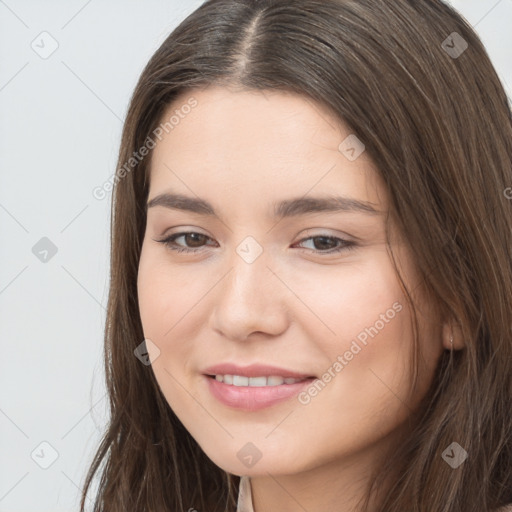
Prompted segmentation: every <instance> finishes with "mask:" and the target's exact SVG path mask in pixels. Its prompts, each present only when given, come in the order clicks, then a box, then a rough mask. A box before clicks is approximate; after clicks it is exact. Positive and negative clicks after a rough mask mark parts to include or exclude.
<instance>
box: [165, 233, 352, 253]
mask: <svg viewBox="0 0 512 512" xmlns="http://www.w3.org/2000/svg"><path fill="white" fill-rule="evenodd" d="M190 234H196V235H201V236H205V237H206V238H210V237H207V236H206V235H203V233H198V232H197V231H184V232H181V233H175V234H173V235H171V236H169V237H167V238H164V239H163V240H156V242H159V243H162V244H164V245H165V246H166V247H167V248H169V249H171V250H172V251H176V252H178V253H180V252H185V253H197V252H199V251H201V248H198V249H190V248H188V247H180V246H176V245H172V244H173V243H174V241H175V240H176V238H179V237H181V236H184V235H190ZM313 238H326V239H328V240H338V241H339V242H341V243H342V245H341V246H339V247H337V248H334V249H329V250H327V251H319V250H314V249H305V248H303V249H305V250H306V251H312V252H313V253H315V254H334V253H338V252H341V251H344V250H353V249H355V248H356V247H357V244H356V243H355V242H352V241H349V240H344V239H343V238H339V237H336V236H328V235H315V236H309V237H307V238H303V239H302V240H299V242H298V243H301V242H304V241H306V240H310V239H313ZM210 240H211V238H210Z"/></svg>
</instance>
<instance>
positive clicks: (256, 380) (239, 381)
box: [215, 375, 305, 387]
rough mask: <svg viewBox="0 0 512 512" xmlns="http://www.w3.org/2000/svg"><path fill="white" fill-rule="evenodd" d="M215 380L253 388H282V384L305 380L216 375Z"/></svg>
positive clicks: (273, 376)
mask: <svg viewBox="0 0 512 512" xmlns="http://www.w3.org/2000/svg"><path fill="white" fill-rule="evenodd" d="M215 380H217V381H218V382H224V384H229V385H232V386H252V387H265V386H281V385H282V384H295V383H296V382H301V381H303V380H305V378H302V379H294V378H292V377H286V378H285V377H279V376H275V375H272V376H270V377H244V376H243V375H215Z"/></svg>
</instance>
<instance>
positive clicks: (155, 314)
mask: <svg viewBox="0 0 512 512" xmlns="http://www.w3.org/2000/svg"><path fill="white" fill-rule="evenodd" d="M510 187H512V115H511V111H510V105H509V103H508V100H507V97H506V94H505V92H504V90H503V87H502V85H501V83H500V81H499V79H498V77H497V75H496V72H495V70H494V69H493V67H492V65H491V63H490V61H489V58H488V56H487V54H486V52H485V50H484V48H483V46H482V44H481V42H480V40H479V39H478V37H477V36H476V34H475V33H474V31H473V30H472V29H471V27H470V26H469V25H468V24H467V23H466V22H465V21H464V20H463V19H461V17H460V16H459V15H458V14H456V13H455V12H454V11H453V10H452V9H451V8H450V7H449V6H447V5H445V4H444V3H443V2H441V1H440V0H420V1H418V0H414V1H413V0H396V1H394V2H382V1H378V0H357V1H355V0H345V1H342V0H329V1H324V0H322V1H318V0H299V1H294V2H290V1H286V0H267V1H254V0H211V1H207V2H205V3H204V4H203V5H202V6H201V7H200V8H199V9H197V10H196V11H195V12H194V13H193V14H191V15H190V16H189V17H188V18H187V19H186V20H184V21H183V22H182V23H181V24H180V25H179V26H178V27H177V28H176V29H175V30H174V31H173V32H172V34H171V35H170V36H169V37H168V38H167V40H166V41H165V42H164V43H163V44H162V46H161V47H160V48H159V49H158V50H157V52H156V53H155V54H154V56H153V57H152V58H151V60H150V61H149V63H148V65H147V66H146V68H145V70H144V71H143V73H142V75H141V77H140V80H139V83H138V85H137V87H136V89H135V92H134V95H133V97H132V100H131V104H130V108H129V111H128V115H127V119H126V122H125V126H124V132H123V138H122V144H121V149H120V153H119V166H118V172H117V174H116V176H115V190H114V195H113V205H112V208H113V216H112V257H111V268H112V276H111V283H110V296H109V306H108V319H107V328H106V332H105V364H106V377H107V384H108V391H109V396H110V404H111V419H110V424H109V427H108V430H107V432H106V433H105V436H104V438H103V440H102V443H101V445H100V446H99V448H98V451H97V453H96V456H95V459H94V461H93V463H92V466H91V468H90V471H89V473H88V475H87V480H86V485H85V488H84V491H83V496H82V502H81V510H82V511H83V510H84V503H85V499H86V492H87V489H88V488H89V486H90V484H91V481H92V479H93V476H94V475H95V474H96V473H97V472H99V469H100V465H101V463H102V461H105V463H106V465H105V467H104V468H102V470H101V481H100V486H99V489H98V493H97V497H96V502H95V508H94V510H97V511H99V510H105V511H109V512H116V511H121V510H123V511H125V510H137V511H143V510H145V511H164V510H165V511H189V512H192V511H199V512H203V511H208V512H217V511H219V512H220V511H230V512H232V511H234V510H235V509H236V510H238V511H239V512H248V511H255V512H269V511H270V512H272V511H274V510H276V511H277V510H279V511H291V510H308V511H310V512H313V511H317V510H330V511H331V510H332V511H334V510H336V511H342V512H348V511H366V512H377V511H379V512H382V511H386V512H403V511H404V510H407V511H418V512H427V511H428V512H432V511H447V512H448V511H450V512H459V511H464V512H482V511H497V510H500V512H501V511H502V510H507V509H506V508H504V507H506V506H507V505H510V504H511V503H512V460H511V453H512V427H511V422H510V410H511V405H512V399H511V397H512V378H511V372H510V364H511V361H512V336H511V334H512V332H511V331H512V262H511V259H510V253H511V249H512V211H511V201H510V197H511V196H512V194H510V191H511V190H512V189H511V188H510ZM325 244H326V245H325ZM239 490H240V493H239ZM508 510H510V509H508Z"/></svg>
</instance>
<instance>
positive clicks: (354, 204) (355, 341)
mask: <svg viewBox="0 0 512 512" xmlns="http://www.w3.org/2000/svg"><path fill="white" fill-rule="evenodd" d="M187 104H188V105H194V107H193V108H185V107H183V106H184V105H187ZM176 109H178V110H180V109H181V112H182V115H180V116H179V122H178V123H176V124H175V125H174V127H173V129H172V130H168V133H167V134H165V136H164V137H162V139H161V140H160V141H159V142H158V143H157V145H156V147H155V148H154V149H153V154H152V155H151V159H152V160H151V174H150V189H149V198H148V203H150V204H151V206H150V207H148V212H147V226H146V232H145V238H144V242H143V247H142V253H141V257H140V266H139V274H138V300H139V306H140V313H141V321H142V325H143V330H144V335H145V338H148V339H149V340H151V343H149V342H148V343H147V346H148V351H149V354H150V358H151V359H152V369H153V371H154V374H155V377H156V379H157V382H158V384H159V386H160V388H161V390H162V392H163V394H164V395H165V397H166V399H167V401H168V403H169V405H170V407H171V408H172V409H173V411H174V412H175V414H176V415H177V416H178V418H179V419H180V420H181V422H182V423H183V424H184V426H185V427H186V428H187V430H188V431H189V432H190V434H191V435H192V436H193V437H194V438H195V439H196V441H197V442H198V443H199V445H200V446H201V447H202V449H203V450H204V452H205V453H206V454H207V455H208V456H209V457H210V458H211V459H212V460H213V462H214V463H215V464H217V465H218V466H219V467H221V468H223V469H224V470H226V471H228V472H231V473H233V474H237V475H253V476H256V475H263V474H266V473H267V472H270V473H272V474H283V475H284V474H291V473H300V472H305V471H319V470H321V468H323V467H324V468H325V467H328V466H329V467H334V466H335V465H336V464H338V463H339V464H341V463H343V462H344V461H347V460H358V458H359V459H361V460H362V458H363V457H366V459H367V460H371V457H373V456H374V455H375V454H376V453H378V451H379V450H380V449H381V448H382V447H385V446H389V443H390V442H391V440H392V439H393V438H394V437H395V436H397V435H398V433H399V432H400V429H401V427H403V425H404V422H405V420H406V419H407V417H408V416H409V415H410V414H411V411H413V410H414V407H415V405H416V404H417V403H418V402H419V400H420V399H421V398H422V397H423V396H424V394H425V392H426V390H427V388H428V386H429V384H430V382H431V379H432V376H433V371H434V368H435V365H436V363H437V360H438V358H439V356H440V354H441V352H442V343H441V328H440V326H439V324H438V323H437V322H436V321H435V318H434V315H433V313H432V310H431V309H430V308H429V305H428V304H427V302H426V301H425V300H424V297H423V296H422V294H421V280H420V279H419V277H418V275H417V274H416V272H415V267H414V264H413V261H412V258H411V255H410V253H409V251H408V249H407V246H406V244H405V243H404V242H403V241H402V240H401V239H400V237H399V236H398V234H396V233H394V231H391V232H390V236H391V238H390V241H391V244H392V247H393V251H394V254H395V257H396V259H397V262H398V264H399V269H400V270H401V273H402V275H403V277H404V280H405V283H406V285H407V287H408V289H409V290H410V291H411V294H412V297H413V299H414V300H415V303H416V306H417V312H418V321H419V326H420V338H419V342H420V350H421V358H420V374H419V381H418V385H417V387H416V388H414V390H412V388H411V378H412V373H411V372H412V368H411V358H412V355H413V352H412V350H413V347H414V345H413V330H412V324H411V322H412V311H411V309H410V308H409V307H408V305H407V302H406V296H405V295H404V292H403V290H402V288H401V286H400V283H399V280H398V278H397V276H396V274H395V271H394V269H393V265H392V261H391V257H390V254H389V251H388V250H387V247H386V227H385V213H386V211H387V208H388V196H387V193H386V189H385V187H384V185H383V183H382V181H381V179H380V177H379V174H378V172H377V169H376V167H375V166H374V164H373V162H372V161H371V160H370V158H369V156H368V155H367V153H366V152H365V151H364V148H363V146H362V145H361V142H360V141H358V139H356V138H354V136H353V135H352V134H351V133H350V131H349V130H348V129H347V128H346V127H345V126H344V125H343V124H342V123H340V122H339V121H338V120H336V119H335V118H334V117H333V116H332V115H331V114H330V112H329V111H328V110H327V109H325V107H323V106H321V105H319V104H316V103H313V102H312V101H310V100H309V99H306V98H305V97H302V96H299V95H293V94H286V93H283V92H272V91H265V92H264V93H262V92H255V91H232V90H229V89H227V88H221V87H209V88H206V89H204V90H201V91H193V92H189V93H187V94H185V93H182V95H181V96H180V97H178V98H176V99H175V101H174V103H173V104H172V105H171V106H170V107H169V109H168V111H167V112H166V114H165V115H164V118H165V120H167V119H168V118H169V117H171V115H172V114H173V112H174V111H175V110H176ZM185 112H186V114H185ZM359 153H360V154H359ZM165 194H169V195H179V196H182V197H181V198H179V197H178V198H177V197H171V196H167V197H166V196H165ZM334 198H344V199H345V202H343V201H341V200H339V201H336V200H334ZM328 199H331V202H328V201H326V200H328ZM333 205H337V207H334V206H333ZM358 206H359V207H358ZM372 209H373V211H372ZM165 241H166V242H165ZM217 365H226V366H224V367H223V368H222V367H221V368H212V367H214V366H217ZM258 365H259V366H258ZM210 374H216V375H224V376H223V377H222V382H221V381H220V379H221V377H220V376H219V377H217V378H212V377H209V376H208V375H210ZM225 375H228V377H225ZM229 375H238V376H237V377H229ZM287 375H288V377H287V378H290V379H291V378H292V377H291V376H295V380H287V381H284V380H283V378H284V377H286V376H287ZM272 376H273V377H275V378H269V377H272ZM258 377H259V378H258ZM280 377H281V378H280ZM301 379H305V380H301ZM269 384H271V385H269Z"/></svg>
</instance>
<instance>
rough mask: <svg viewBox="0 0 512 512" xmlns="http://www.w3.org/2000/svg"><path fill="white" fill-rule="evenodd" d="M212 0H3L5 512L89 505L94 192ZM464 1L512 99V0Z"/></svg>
mask: <svg viewBox="0 0 512 512" xmlns="http://www.w3.org/2000/svg"><path fill="white" fill-rule="evenodd" d="M201 3H202V2H201V1H199V0H195V1H194V0H186V1H170V0H168V1H157V0H151V1H145V2H142V1H137V2H136V1H134V0H131V1H126V0H124V1H121V0H109V1H102V2H100V1H99V0H89V1H85V0H72V1H68V2H63V1H60V2H57V1H48V2H36V1H28V0H27V1H23V0H6V1H2V0H0V112H1V115H0V170H1V186H0V227H1V234H2V243H1V244H0V257H1V266H0V315H1V316H0V326H1V330H2V331H1V343H2V354H3V357H2V358H1V362H0V365H1V367H0V376H1V377H0V379H1V386H0V460H1V469H0V512H21V511H23V512H27V511H38V512H50V511H51V512H61V511H71V510H76V509H77V507H78V496H79V488H80V487H81V485H82V483H83V479H84V475H85V471H86V468H87V466H88V463H89V461H90V459H91V457H92V453H93V449H94V448H95V446H96V444H97V442H98V440H99V433H100V432H101V430H102V428H103V426H104V424H105V421H106V417H107V415H106V413H107V400H106V395H105V387H104V380H103V373H102V372H103V370H102V342H103V325H104V321H105V306H106V303H107V289H108V288H107V287H108V272H109V269H108V266H109V245H108V243H109V227H110V211H109V207H110V195H107V197H106V198H105V199H103V200H98V199H96V198H95V197H93V194H92V190H93V189H94V188H95V187H98V186H101V185H102V184H103V183H104V182H105V181H106V180H108V178H109V177H110V176H111V175H112V173H113V172H114V171H115V165H116V156H117V151H118V145H119V139H120V134H121V127H122V121H123V119H124V116H125V113H126V109H127V106H128V101H129V97H130V95H131V93H132V91H133V88H134V86H135V83H136V81H137V78H138V76H139V74H140V72H141V71H142V69H143V67H144V65H145V64H146V62H147V60H148V59H149V57H150V56H151V55H152V54H153V52H154V51H155V50H156V49H157V48H158V46H159V45H160V44H161V42H162V41H163V40H164V39H165V37H166V36H167V35H168V33H169V32H170V31H171V30H172V29H173V28H174V27H175V26H176V25H177V24H178V23H179V22H180V21H181V20H183V19H184V18H185V17H186V16H187V15H188V14H189V13H191V12H192V11H193V10H194V9H196V8H197V7H198V6H199V5H200V4H201ZM452 3H453V5H454V6H455V7H456V8H457V9H459V11H460V12H461V13H462V14H463V15H464V16H465V17H466V18H467V19H468V21H469V22H470V23H471V24H472V25H473V26H475V28H476V30H477V32H478V33H479V34H480V36H481V38H482V39H483V42H484V44H485V45H486V47H487V49H488V51H489V54H490V56H491V59H492V60H493V62H494V64H495V66H496V68H497V70H498V72H499V74H500V76H501V78H502V81H503V83H504V85H505V87H506V89H507V91H508V94H509V97H512V89H511V86H512V31H511V29H510V27H511V26H512V0H499V1H496V0H454V1H453V2H452ZM42 32H47V34H43V35H40V34H41V33H42ZM447 36H448V34H447ZM57 44H58V47H57V49H56V50H55V51H54V52H53V53H52V54H51V55H47V54H48V53H49V52H50V51H51V50H52V49H53V46H56V45H57ZM44 237H46V238H44ZM43 238H44V239H43ZM41 239H43V240H41ZM52 250H53V252H54V251H55V250H56V251H57V252H56V253H55V254H53V253H52ZM45 251H48V252H45ZM42 260H46V261H42ZM141 341H142V340H141ZM41 443H48V444H41ZM45 466H47V467H46V469H45ZM90 504H91V502H89V505H90Z"/></svg>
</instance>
